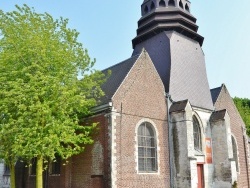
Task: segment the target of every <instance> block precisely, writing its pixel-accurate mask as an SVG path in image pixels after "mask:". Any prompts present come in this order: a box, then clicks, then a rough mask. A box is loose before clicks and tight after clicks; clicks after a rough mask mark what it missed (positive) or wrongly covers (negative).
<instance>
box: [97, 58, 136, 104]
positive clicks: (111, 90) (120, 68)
mask: <svg viewBox="0 0 250 188" xmlns="http://www.w3.org/2000/svg"><path fill="white" fill-rule="evenodd" d="M138 57H139V54H138V55H134V56H132V57H131V58H129V59H127V60H125V61H122V62H120V63H118V64H116V65H113V66H111V67H109V68H107V69H104V70H103V71H102V72H103V73H104V74H105V75H107V74H108V72H109V70H110V71H111V75H110V76H109V78H108V79H107V81H106V82H105V83H104V84H103V85H102V90H103V91H104V93H105V96H103V97H102V98H101V104H106V103H108V102H110V101H111V98H112V97H113V95H114V94H115V92H116V90H117V89H118V88H119V86H120V85H121V83H122V81H123V80H124V78H125V77H126V76H127V74H128V72H129V71H130V69H131V68H132V66H133V65H134V63H135V62H136V61H137V59H138Z"/></svg>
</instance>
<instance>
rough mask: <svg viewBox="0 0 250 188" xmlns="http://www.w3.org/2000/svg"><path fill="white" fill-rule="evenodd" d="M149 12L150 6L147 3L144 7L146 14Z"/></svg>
mask: <svg viewBox="0 0 250 188" xmlns="http://www.w3.org/2000/svg"><path fill="white" fill-rule="evenodd" d="M147 13H148V6H147V5H146V6H145V7H144V14H147Z"/></svg>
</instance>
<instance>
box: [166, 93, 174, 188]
mask: <svg viewBox="0 0 250 188" xmlns="http://www.w3.org/2000/svg"><path fill="white" fill-rule="evenodd" d="M165 95H166V101H167V111H168V112H167V118H168V148H169V149H168V150H169V165H170V188H173V187H174V169H173V168H174V163H173V156H174V155H173V138H172V123H171V119H170V113H169V109H170V106H171V105H172V103H173V100H172V99H171V95H169V93H166V94H165Z"/></svg>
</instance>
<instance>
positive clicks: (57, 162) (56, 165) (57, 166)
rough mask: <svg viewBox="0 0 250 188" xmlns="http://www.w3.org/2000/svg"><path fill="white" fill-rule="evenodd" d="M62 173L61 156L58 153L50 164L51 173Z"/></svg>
mask: <svg viewBox="0 0 250 188" xmlns="http://www.w3.org/2000/svg"><path fill="white" fill-rule="evenodd" d="M60 174H61V158H60V157H59V156H58V155H56V157H55V159H54V160H53V161H52V162H51V164H50V175H60Z"/></svg>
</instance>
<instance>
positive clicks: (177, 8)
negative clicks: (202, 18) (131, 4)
mask: <svg viewBox="0 0 250 188" xmlns="http://www.w3.org/2000/svg"><path fill="white" fill-rule="evenodd" d="M170 2H174V4H171V5H170ZM148 7H150V8H151V9H149V8H148ZM141 8H142V17H141V18H140V20H139V21H138V29H137V36H136V37H135V38H134V39H133V40H132V43H133V48H135V46H136V45H137V44H139V43H141V42H143V41H145V40H147V39H149V38H151V37H153V36H155V35H157V34H159V33H160V32H163V31H171V30H172V31H176V32H178V33H181V34H182V35H185V36H186V37H188V38H190V39H192V40H195V41H197V42H198V43H199V44H200V45H201V46H202V44H203V40H204V38H203V37H202V36H201V35H199V34H198V33H197V31H198V28H199V27H198V26H197V25H196V18H195V17H194V16H193V15H192V14H191V13H190V2H189V1H188V0H144V2H143V4H142V6H141Z"/></svg>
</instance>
